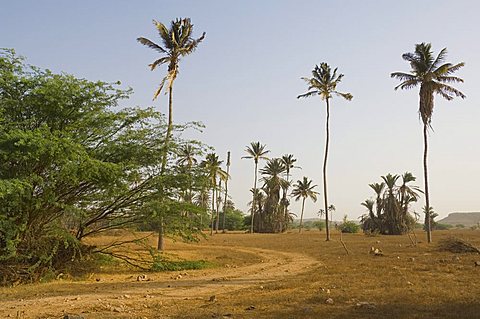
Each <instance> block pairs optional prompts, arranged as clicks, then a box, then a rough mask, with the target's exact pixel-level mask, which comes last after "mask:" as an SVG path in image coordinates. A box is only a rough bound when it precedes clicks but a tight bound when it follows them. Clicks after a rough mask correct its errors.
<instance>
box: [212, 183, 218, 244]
mask: <svg viewBox="0 0 480 319" xmlns="http://www.w3.org/2000/svg"><path fill="white" fill-rule="evenodd" d="M216 184H217V181H215V182H214V184H213V185H215V186H213V188H212V216H211V218H210V236H212V235H213V222H214V216H215V187H216V186H217V185H216Z"/></svg>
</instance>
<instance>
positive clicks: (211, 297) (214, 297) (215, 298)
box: [208, 295, 217, 302]
mask: <svg viewBox="0 0 480 319" xmlns="http://www.w3.org/2000/svg"><path fill="white" fill-rule="evenodd" d="M208 301H210V302H217V297H216V296H215V295H213V296H210V298H209V299H208Z"/></svg>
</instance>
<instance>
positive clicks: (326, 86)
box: [297, 63, 353, 241]
mask: <svg viewBox="0 0 480 319" xmlns="http://www.w3.org/2000/svg"><path fill="white" fill-rule="evenodd" d="M343 76H344V75H343V74H338V75H337V68H335V69H334V70H333V73H332V70H331V68H330V66H329V65H328V64H327V63H321V64H320V66H318V65H316V66H315V68H314V69H313V71H312V77H311V78H302V79H303V80H304V81H305V82H307V84H308V91H307V92H306V93H304V94H301V95H299V96H297V98H307V97H311V96H320V98H321V99H322V100H324V101H325V103H326V106H327V108H326V111H327V114H326V122H325V123H326V124H325V130H326V135H325V154H324V155H325V156H324V160H323V199H324V208H325V212H326V213H325V225H326V236H327V241H329V240H330V227H329V223H328V196H327V193H328V192H327V159H328V146H329V141H330V129H329V121H330V99H332V97H333V95H336V96H339V97H342V98H344V99H346V100H347V101H350V100H352V98H353V96H352V95H351V94H350V93H341V92H338V91H337V85H338V84H339V83H340V82H341V81H342V78H343Z"/></svg>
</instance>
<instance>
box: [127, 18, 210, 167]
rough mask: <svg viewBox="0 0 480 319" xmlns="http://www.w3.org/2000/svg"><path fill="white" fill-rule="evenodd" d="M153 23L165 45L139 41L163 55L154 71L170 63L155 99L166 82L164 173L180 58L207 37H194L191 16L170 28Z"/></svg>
mask: <svg viewBox="0 0 480 319" xmlns="http://www.w3.org/2000/svg"><path fill="white" fill-rule="evenodd" d="M153 24H154V25H155V27H156V28H157V31H158V34H159V35H160V38H161V40H162V42H163V45H158V44H156V43H154V42H153V41H151V40H149V39H147V38H143V37H139V38H137V41H138V42H140V43H141V44H143V45H145V46H147V47H149V48H151V49H153V50H155V51H157V52H158V53H160V54H161V55H162V57H160V58H159V59H157V60H155V61H154V62H153V63H151V64H149V66H150V69H151V70H152V71H153V70H155V68H156V67H157V66H159V65H162V64H168V71H167V75H166V76H165V77H164V78H163V79H162V81H161V82H160V86H159V87H158V89H157V90H156V91H155V94H154V95H153V99H154V100H155V99H156V98H157V97H158V95H159V94H160V92H161V91H162V89H163V87H164V86H165V83H166V84H167V89H168V126H167V132H166V135H165V147H164V151H163V156H162V167H161V168H162V170H161V171H162V173H163V172H164V171H165V165H166V163H167V156H168V144H169V142H170V138H171V134H172V129H173V114H172V112H173V82H174V81H175V79H176V78H177V75H178V65H179V62H180V58H182V57H184V56H187V55H189V54H191V53H192V52H193V51H195V49H196V48H197V46H198V44H199V43H200V42H202V41H203V39H204V38H205V32H204V33H203V34H202V36H201V37H199V38H197V39H194V38H192V32H193V24H192V23H191V21H190V19H189V18H184V19H176V20H174V21H172V22H171V25H170V29H167V27H166V26H165V25H164V24H163V23H161V22H158V21H156V20H153Z"/></svg>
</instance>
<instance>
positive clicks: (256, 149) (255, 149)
mask: <svg viewBox="0 0 480 319" xmlns="http://www.w3.org/2000/svg"><path fill="white" fill-rule="evenodd" d="M265 148H266V145H264V144H263V145H262V144H260V142H251V143H250V146H247V148H246V149H245V152H247V154H248V155H247V156H243V157H242V158H248V159H250V158H251V159H253V161H254V163H255V179H254V181H253V189H257V174H258V161H259V160H261V159H267V157H266V156H265V155H266V154H267V153H268V152H270V151H268V150H266V149H265ZM252 198H253V199H252V207H253V208H254V209H253V210H252V218H251V219H250V232H251V233H252V234H253V221H254V216H255V193H254V194H253V196H252Z"/></svg>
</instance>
